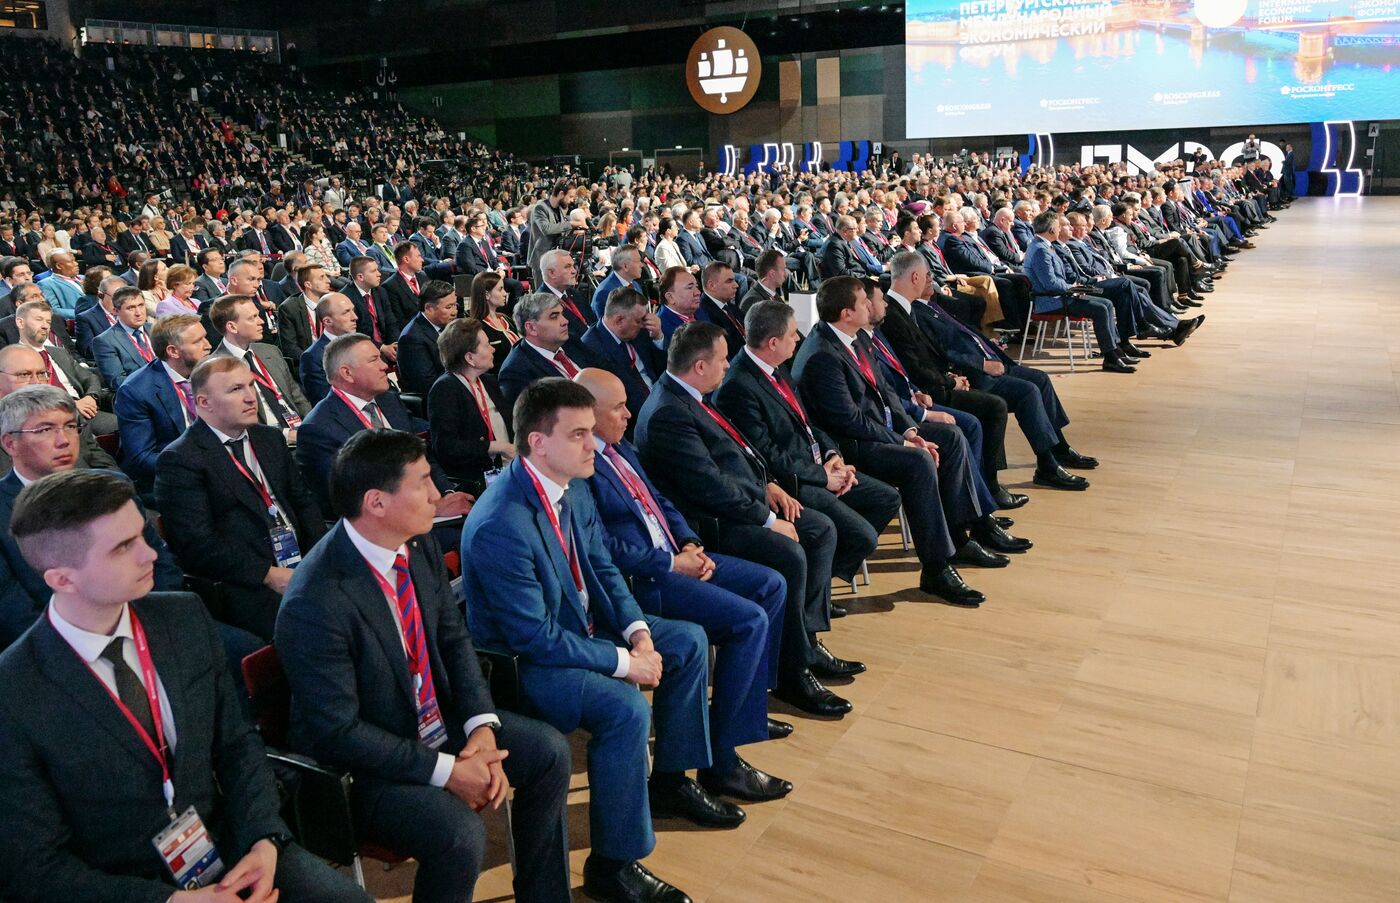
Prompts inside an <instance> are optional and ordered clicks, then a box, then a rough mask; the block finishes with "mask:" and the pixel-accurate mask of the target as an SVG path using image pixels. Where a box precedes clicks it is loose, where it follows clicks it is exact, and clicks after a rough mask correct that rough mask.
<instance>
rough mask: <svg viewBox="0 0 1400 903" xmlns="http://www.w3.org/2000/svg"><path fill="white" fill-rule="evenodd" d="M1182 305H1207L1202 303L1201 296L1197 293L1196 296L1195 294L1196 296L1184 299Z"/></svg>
mask: <svg viewBox="0 0 1400 903" xmlns="http://www.w3.org/2000/svg"><path fill="white" fill-rule="evenodd" d="M1181 306H1182V307H1205V305H1204V304H1202V303H1201V297H1200V295H1196V296H1194V297H1191V298H1187V299H1186V300H1184V301H1182V302H1181Z"/></svg>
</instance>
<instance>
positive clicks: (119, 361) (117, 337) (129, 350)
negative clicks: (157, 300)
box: [92, 321, 154, 389]
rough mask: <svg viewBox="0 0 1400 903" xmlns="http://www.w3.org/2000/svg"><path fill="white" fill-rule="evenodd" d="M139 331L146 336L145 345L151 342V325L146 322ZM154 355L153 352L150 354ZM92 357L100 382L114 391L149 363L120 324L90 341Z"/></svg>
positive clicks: (124, 327) (126, 329) (128, 331)
mask: <svg viewBox="0 0 1400 903" xmlns="http://www.w3.org/2000/svg"><path fill="white" fill-rule="evenodd" d="M141 331H142V332H144V333H145V334H146V343H147V344H148V345H149V344H150V342H151V324H150V321H147V322H146V323H145V324H144V325H143V326H142V327H141ZM152 353H153V354H154V351H153V352H152ZM92 356H93V358H94V359H95V361H96V363H97V372H98V373H101V374H102V382H103V383H105V384H106V385H107V387H108V388H111V389H116V388H118V387H119V386H120V385H121V384H122V382H123V381H125V380H126V378H127V377H128V376H130V375H131V374H133V373H135V372H136V371H138V370H140V369H141V368H142V367H144V366H146V364H147V363H149V362H148V361H147V360H146V359H145V358H144V357H142V356H141V352H139V351H137V350H136V345H135V344H134V343H133V342H132V338H131V330H130V329H128V328H127V327H126V326H125V325H124V324H122V323H115V324H113V325H112V326H111V327H110V328H109V329H106V330H104V331H103V332H102V333H101V334H99V335H98V336H97V337H96V338H94V339H93V340H92Z"/></svg>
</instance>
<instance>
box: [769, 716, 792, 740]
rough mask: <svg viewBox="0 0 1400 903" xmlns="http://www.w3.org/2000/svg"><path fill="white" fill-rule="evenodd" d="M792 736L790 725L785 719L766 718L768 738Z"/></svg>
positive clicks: (779, 738) (780, 738) (784, 738)
mask: <svg viewBox="0 0 1400 903" xmlns="http://www.w3.org/2000/svg"><path fill="white" fill-rule="evenodd" d="M791 736H792V725H791V724H788V723H787V722H786V721H779V720H778V719H777V718H769V719H768V739H769V740H786V739H787V738H788V737H791Z"/></svg>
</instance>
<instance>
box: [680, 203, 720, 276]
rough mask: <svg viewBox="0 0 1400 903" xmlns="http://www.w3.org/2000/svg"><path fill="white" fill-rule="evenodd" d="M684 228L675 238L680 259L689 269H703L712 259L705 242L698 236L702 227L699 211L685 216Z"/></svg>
mask: <svg viewBox="0 0 1400 903" xmlns="http://www.w3.org/2000/svg"><path fill="white" fill-rule="evenodd" d="M684 226H685V228H683V229H681V231H680V234H679V235H677V236H676V247H677V248H678V249H679V250H680V252H681V259H683V260H684V261H685V264H686V266H689V267H701V268H703V267H705V266H706V265H707V264H710V263H713V262H714V257H713V256H711V255H710V251H709V249H708V248H706V247H705V240H704V239H703V238H702V237H701V236H700V229H701V227H702V222H701V217H700V211H699V210H691V211H690V212H689V213H687V214H686V215H685V223H684Z"/></svg>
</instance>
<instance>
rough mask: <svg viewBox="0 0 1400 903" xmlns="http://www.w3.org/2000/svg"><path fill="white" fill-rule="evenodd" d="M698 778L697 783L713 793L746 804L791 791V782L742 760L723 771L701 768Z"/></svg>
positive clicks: (776, 798) (771, 798)
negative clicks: (730, 797)
mask: <svg viewBox="0 0 1400 903" xmlns="http://www.w3.org/2000/svg"><path fill="white" fill-rule="evenodd" d="M699 780H700V786H701V787H704V788H705V789H706V790H707V791H709V792H710V794H711V795H713V796H732V797H734V798H735V799H740V800H744V801H745V802H749V803H766V802H770V801H772V800H780V799H782V798H783V797H785V796H787V795H788V794H789V793H792V783H791V782H789V781H784V780H783V779H782V778H777V777H774V776H773V775H771V774H765V773H764V772H762V771H759V770H758V769H757V768H754V767H753V766H752V765H750V764H749V763H748V762H745V761H744V760H743V759H740V760H739V762H738V764H736V765H735V766H734V767H733V768H730V769H729V770H727V771H723V772H721V771H718V770H716V769H713V768H702V769H701V770H700V775H699Z"/></svg>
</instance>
